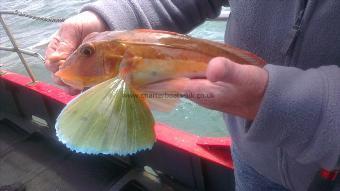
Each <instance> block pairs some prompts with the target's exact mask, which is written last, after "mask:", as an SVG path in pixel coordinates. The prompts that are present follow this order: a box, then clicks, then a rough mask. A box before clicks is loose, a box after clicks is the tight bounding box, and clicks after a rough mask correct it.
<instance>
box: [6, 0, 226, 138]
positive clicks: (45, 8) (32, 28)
mask: <svg viewBox="0 0 340 191" xmlns="http://www.w3.org/2000/svg"><path fill="white" fill-rule="evenodd" d="M90 2H93V0H82V1H80V0H69V1H59V0H48V1H47V0H1V4H0V10H20V11H24V12H27V13H29V14H32V15H36V16H45V17H63V18H67V17H70V16H72V15H75V14H77V13H78V12H79V9H80V8H81V7H82V6H83V5H84V4H86V3H90ZM224 10H225V9H224ZM3 18H4V20H5V22H6V24H7V25H8V26H9V28H10V30H11V32H12V34H13V36H14V37H15V39H16V41H17V43H18V45H19V47H20V48H28V49H29V48H30V47H32V46H34V45H35V44H37V43H39V42H44V41H47V40H48V39H49V37H50V36H51V35H52V34H53V33H55V31H57V29H58V27H59V26H60V23H47V22H42V21H35V20H32V19H28V18H24V17H18V16H13V15H3ZM225 27H226V21H206V22H205V23H203V24H202V25H200V26H199V27H197V28H196V29H194V30H193V31H191V32H190V33H189V35H192V36H195V37H199V38H206V39H209V40H214V41H220V42H223V37H224V30H225ZM0 46H6V47H11V44H10V42H9V39H8V38H7V36H6V34H5V32H4V30H3V28H2V27H0ZM33 51H37V52H39V53H41V54H42V55H43V54H44V48H41V49H34V50H33ZM24 57H25V59H26V60H27V61H28V63H29V66H30V67H31V68H32V70H33V73H34V74H35V76H36V77H37V79H38V80H39V81H44V82H47V83H51V84H53V82H52V79H51V73H50V72H49V71H47V70H46V69H45V67H44V64H43V62H42V61H41V60H39V59H38V58H34V57H31V56H24ZM0 68H1V69H5V70H9V71H13V72H16V73H21V74H24V75H27V73H26V71H25V68H24V67H23V65H22V64H21V62H20V60H19V58H18V56H17V55H16V53H10V52H5V51H1V50H0ZM154 115H155V118H156V120H157V121H159V122H161V123H166V124H168V125H169V126H171V127H175V128H179V129H182V130H184V131H187V132H191V133H194V134H197V135H200V136H211V137H219V136H228V132H227V128H226V126H225V123H224V121H223V117H222V113H220V112H218V111H213V110H208V109H205V108H203V107H200V106H198V105H197V104H195V103H193V102H191V101H189V100H186V99H182V100H181V103H180V104H179V105H178V106H177V107H176V108H175V109H174V110H172V111H171V112H167V113H161V112H156V111H154Z"/></svg>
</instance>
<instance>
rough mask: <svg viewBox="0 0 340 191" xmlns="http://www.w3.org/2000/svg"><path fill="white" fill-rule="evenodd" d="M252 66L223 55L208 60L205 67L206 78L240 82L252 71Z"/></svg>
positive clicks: (216, 80)
mask: <svg viewBox="0 0 340 191" xmlns="http://www.w3.org/2000/svg"><path fill="white" fill-rule="evenodd" d="M251 70H252V68H248V66H246V65H241V64H238V63H235V62H233V61H231V60H229V59H226V58H223V57H216V58H213V59H212V60H210V62H209V64H208V68H207V79H208V80H209V81H211V82H218V81H221V82H226V83H232V84H234V83H236V84H238V83H240V82H242V81H243V80H244V79H246V78H247V77H249V75H251V73H252V71H251Z"/></svg>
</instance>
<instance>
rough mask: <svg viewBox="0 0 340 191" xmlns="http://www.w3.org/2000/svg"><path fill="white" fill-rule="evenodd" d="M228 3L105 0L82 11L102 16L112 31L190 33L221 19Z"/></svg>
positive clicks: (224, 0)
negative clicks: (152, 30)
mask: <svg viewBox="0 0 340 191" xmlns="http://www.w3.org/2000/svg"><path fill="white" fill-rule="evenodd" d="M226 3H227V1H226V0H102V1H97V2H94V3H92V4H88V5H86V6H84V7H83V8H82V10H81V11H92V12H95V13H96V14H98V15H99V16H100V17H101V18H102V19H103V20H104V21H105V22H106V24H107V25H108V26H109V28H110V29H111V30H124V29H135V28H152V29H161V30H170V31H177V32H181V33H186V32H189V31H190V30H192V29H193V28H194V27H195V26H197V25H199V24H201V23H202V22H203V21H204V20H205V19H206V18H213V17H217V16H218V15H219V13H220V11H221V7H222V5H223V4H226Z"/></svg>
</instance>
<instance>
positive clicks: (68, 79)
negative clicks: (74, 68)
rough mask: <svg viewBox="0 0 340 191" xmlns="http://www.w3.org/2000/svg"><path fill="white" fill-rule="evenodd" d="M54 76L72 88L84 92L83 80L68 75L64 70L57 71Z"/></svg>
mask: <svg viewBox="0 0 340 191" xmlns="http://www.w3.org/2000/svg"><path fill="white" fill-rule="evenodd" d="M54 75H55V76H57V77H58V78H59V79H60V80H61V81H62V82H63V83H65V84H66V85H68V86H71V87H72V88H75V89H78V90H82V89H84V87H85V85H84V82H83V80H81V79H80V78H77V77H75V76H70V75H67V74H65V72H64V71H62V70H59V71H57V72H56V73H55V74H54Z"/></svg>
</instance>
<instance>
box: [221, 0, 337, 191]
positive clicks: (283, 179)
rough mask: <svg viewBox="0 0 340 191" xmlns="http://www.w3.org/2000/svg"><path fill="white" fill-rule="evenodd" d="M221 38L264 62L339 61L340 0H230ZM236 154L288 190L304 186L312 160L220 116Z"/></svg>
mask: <svg viewBox="0 0 340 191" xmlns="http://www.w3.org/2000/svg"><path fill="white" fill-rule="evenodd" d="M229 2H230V7H231V15H230V18H229V20H228V24H227V25H228V26H227V31H226V35H225V39H226V43H228V44H231V45H234V46H236V47H239V48H242V49H245V50H248V51H251V52H253V53H255V54H257V55H259V56H260V57H262V58H263V59H265V60H266V62H267V63H269V64H275V65H284V66H294V67H298V68H301V69H309V68H317V67H319V66H322V65H338V66H340V11H339V10H340V1H336V0H285V1H282V0H271V1H263V0H230V1H229ZM225 119H226V122H227V123H228V126H229V131H230V134H231V137H232V139H233V141H234V144H235V146H237V147H238V149H239V150H240V154H241V157H242V158H243V159H244V160H245V161H246V162H247V163H249V165H251V166H252V167H254V168H255V169H256V170H257V171H259V172H260V173H261V174H263V175H265V176H266V177H268V178H270V179H271V180H272V181H274V182H277V183H280V184H283V185H284V186H286V187H287V188H289V189H292V190H305V189H306V187H307V186H308V184H309V183H310V181H311V178H312V177H313V176H314V173H315V172H316V170H318V169H317V167H316V165H315V164H304V165H303V164H299V163H298V162H296V161H295V160H294V159H292V158H290V157H289V156H288V155H286V154H285V152H284V151H283V150H282V149H281V148H278V147H274V146H271V145H265V144H263V143H254V142H250V141H247V139H246V138H245V130H244V128H245V125H246V124H245V120H244V119H241V118H237V117H233V116H227V115H226V116H225Z"/></svg>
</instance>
